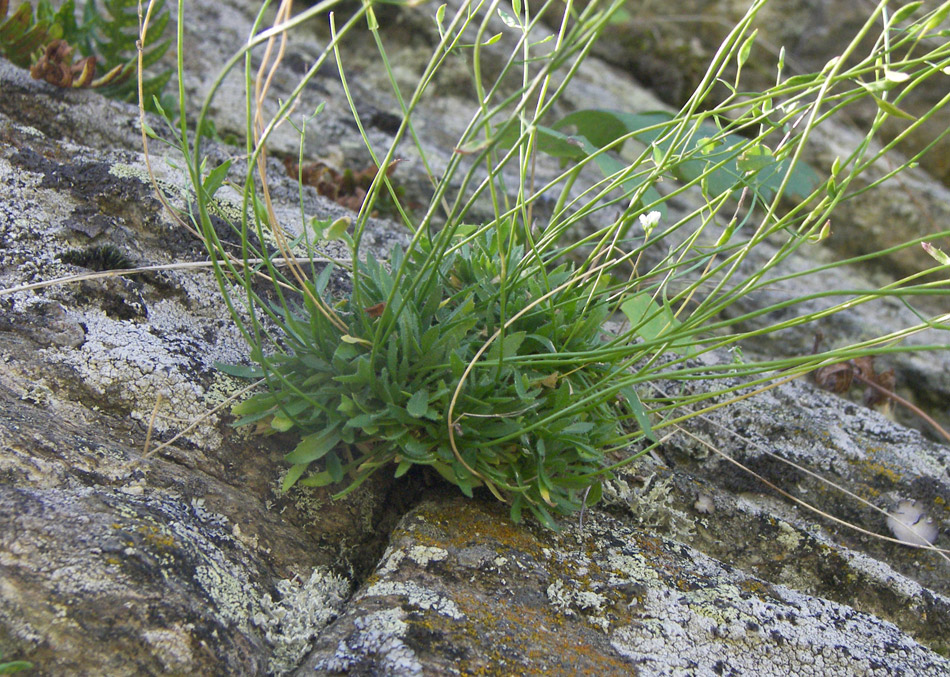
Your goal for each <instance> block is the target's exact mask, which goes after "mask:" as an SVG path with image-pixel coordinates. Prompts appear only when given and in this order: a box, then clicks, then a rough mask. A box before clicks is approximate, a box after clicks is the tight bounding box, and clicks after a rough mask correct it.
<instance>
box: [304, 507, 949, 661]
mask: <svg viewBox="0 0 950 677" xmlns="http://www.w3.org/2000/svg"><path fill="white" fill-rule="evenodd" d="M563 526H564V530H563V531H562V532H560V533H552V532H549V531H542V530H535V529H530V528H529V529H525V528H515V527H513V526H512V525H510V524H509V523H508V522H507V518H506V517H505V516H504V515H503V511H501V510H499V509H497V508H496V507H494V506H490V505H485V504H479V503H472V502H470V501H464V502H463V501H461V500H446V501H443V502H430V503H426V504H424V505H422V506H420V507H419V508H418V509H417V510H416V511H414V512H413V513H411V514H410V515H408V516H407V517H406V518H405V519H404V520H403V522H402V524H401V525H400V528H399V529H397V531H396V532H395V533H394V535H393V541H392V546H391V550H390V552H389V555H388V557H386V558H385V560H384V562H383V563H382V564H381V566H380V568H379V569H378V570H377V572H376V573H375V574H374V576H373V577H372V578H371V579H370V581H369V582H368V583H367V585H366V588H365V589H364V590H363V591H361V592H359V593H358V594H357V595H356V596H355V597H354V599H353V601H352V602H351V604H350V606H349V607H348V609H347V610H346V612H345V613H344V614H343V616H341V618H340V619H338V620H337V621H336V622H335V623H334V624H333V625H332V626H330V627H329V628H328V629H327V631H326V633H325V634H324V636H322V637H321V638H319V639H318V640H317V642H316V643H315V651H314V653H313V654H312V655H311V657H310V658H309V659H308V662H307V664H306V666H305V667H304V668H302V669H301V671H300V672H299V673H298V674H301V675H302V674H306V671H307V670H310V669H313V668H314V667H316V668H317V669H318V670H321V669H322V670H327V671H328V672H330V673H331V674H333V673H335V671H345V670H359V671H364V672H372V671H374V670H381V671H384V672H385V671H386V667H385V666H386V665H388V663H387V661H389V660H390V658H389V657H387V656H386V651H384V650H383V648H382V647H384V646H386V647H390V648H392V650H393V651H395V653H396V655H398V656H402V657H407V656H413V657H415V659H416V660H418V662H419V663H420V664H421V665H425V666H426V667H427V669H432V670H435V671H438V670H442V669H445V670H449V669H452V670H459V671H461V672H462V673H477V672H479V671H480V670H485V669H489V670H496V671H497V670H502V671H504V672H506V673H510V674H627V673H632V672H637V674H645V675H673V674H683V673H694V674H712V673H715V672H717V671H720V672H721V671H724V672H726V673H729V672H735V673H737V674H780V673H781V674H788V673H789V671H792V672H794V671H795V670H796V669H797V668H796V666H799V665H801V666H805V667H804V669H805V670H808V671H810V672H809V673H808V674H816V675H818V674H824V675H842V676H844V675H851V674H854V673H853V666H855V665H858V666H862V669H866V670H867V671H868V674H874V672H873V671H874V670H879V671H882V672H881V674H893V673H894V671H900V670H909V671H911V672H914V674H922V675H938V674H941V673H942V671H945V670H947V669H950V661H948V660H946V659H944V658H942V657H940V656H939V655H937V654H935V653H933V652H931V651H929V650H928V649H926V648H924V647H922V646H921V645H919V644H917V643H916V642H914V641H913V640H912V639H910V638H909V637H908V636H907V635H904V634H903V633H902V632H901V631H900V630H899V629H898V628H897V627H895V626H893V625H891V624H888V623H882V622H881V621H880V620H878V619H875V618H874V617H872V616H869V615H866V614H863V613H860V612H858V611H855V610H854V609H853V608H850V607H847V606H844V605H840V604H836V603H834V602H830V601H828V600H823V599H820V598H815V597H810V596H808V595H805V594H802V593H799V592H796V591H794V590H790V589H788V588H784V587H782V586H776V585H772V584H769V583H767V582H765V581H762V580H760V579H756V578H754V577H751V576H749V575H747V574H745V573H742V572H740V571H737V570H735V569H732V568H730V567H728V566H725V565H723V564H721V563H719V562H717V561H716V560H714V559H712V558H710V557H707V556H705V555H703V554H702V553H700V552H698V551H695V550H692V549H691V548H689V547H687V546H684V545H681V544H679V543H676V542H674V541H670V540H666V539H663V538H657V537H654V536H651V535H649V534H648V533H644V532H643V531H640V530H638V529H634V528H631V527H629V526H626V525H624V524H622V523H620V522H617V521H616V520H613V519H611V518H608V517H605V516H604V515H602V514H600V513H597V512H596V511H594V512H592V513H591V514H590V515H589V518H588V521H587V523H586V524H585V528H584V532H583V533H581V532H580V531H579V530H578V528H577V527H576V526H575V525H572V524H564V525H563ZM419 548H424V549H425V552H437V553H439V559H438V564H437V565H435V566H434V565H433V564H432V563H431V561H430V560H429V559H427V558H421V560H416V559H413V558H411V557H409V556H407V554H408V553H410V552H413V551H414V550H415V551H417V552H418V551H419V550H418V549H419ZM473 548H477V549H481V550H486V551H491V552H493V553H494V555H495V557H494V559H495V560H499V561H503V562H504V564H503V565H502V566H498V567H497V568H495V567H485V566H480V567H478V568H477V569H475V572H476V573H474V574H473V569H472V567H471V564H470V559H471V558H470V557H469V556H468V555H467V554H466V553H469V552H470V551H471V550H472V549H473ZM396 552H403V553H407V554H406V555H403V556H401V557H400V556H395V553H396ZM442 552H444V553H446V556H444V557H442V556H441V553H442ZM482 561H486V562H487V561H491V560H488V559H487V558H482ZM512 562H517V563H519V564H520V566H511V565H509V563H512ZM436 590H437V591H438V593H437V595H433V594H431V592H432V591H436ZM443 599H444V600H446V601H451V602H452V603H453V604H454V606H455V607H456V608H457V609H458V611H459V614H452V613H445V609H446V607H445V606H444V603H443V602H441V600H443ZM383 618H385V619H388V621H389V623H388V624H387V626H386V627H387V630H386V632H382V630H381V626H380V623H381V619H383ZM368 630H370V631H368ZM563 646H569V647H571V649H570V652H569V654H570V660H571V663H570V665H569V666H568V665H567V664H566V663H563V662H560V661H564V660H567V658H566V655H565V653H564V652H563V651H559V650H558V649H557V648H555V647H563ZM449 647H451V649H449ZM449 657H451V658H449Z"/></svg>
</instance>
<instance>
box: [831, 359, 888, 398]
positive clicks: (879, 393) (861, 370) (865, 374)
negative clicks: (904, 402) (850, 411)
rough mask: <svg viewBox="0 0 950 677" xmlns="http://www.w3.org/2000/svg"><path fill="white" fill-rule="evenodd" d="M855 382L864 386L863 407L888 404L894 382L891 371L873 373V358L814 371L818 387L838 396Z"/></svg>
mask: <svg viewBox="0 0 950 677" xmlns="http://www.w3.org/2000/svg"><path fill="white" fill-rule="evenodd" d="M855 380H857V381H858V382H860V383H863V384H865V388H864V406H866V407H875V406H877V405H880V404H884V403H886V402H888V400H889V396H888V393H892V392H893V391H894V385H895V382H896V378H895V376H894V370H893V369H888V370H887V371H882V372H877V371H875V369H874V357H873V356H865V357H858V358H855V359H853V360H848V361H847V362H839V363H838V364H830V365H828V366H827V367H822V368H821V369H818V370H816V371H815V382H816V383H817V384H818V386H819V387H821V388H824V389H825V390H830V391H831V392H833V393H837V394H839V395H840V394H842V393H846V392H848V391H849V390H850V389H851V387H852V386H853V385H854V381H855ZM875 386H877V387H875Z"/></svg>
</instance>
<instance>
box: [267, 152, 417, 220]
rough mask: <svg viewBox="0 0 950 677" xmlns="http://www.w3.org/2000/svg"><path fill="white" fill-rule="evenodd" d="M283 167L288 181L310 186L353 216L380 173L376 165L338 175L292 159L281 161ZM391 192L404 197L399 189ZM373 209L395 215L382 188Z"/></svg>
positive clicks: (319, 165) (318, 165)
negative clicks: (289, 178) (352, 212)
mask: <svg viewBox="0 0 950 677" xmlns="http://www.w3.org/2000/svg"><path fill="white" fill-rule="evenodd" d="M398 164H399V161H398V160H397V161H395V162H392V163H390V165H389V168H388V169H387V170H386V176H387V177H391V176H392V173H393V170H394V169H395V168H396V167H397V165H398ZM284 167H286V169H287V175H288V176H290V177H291V178H294V179H297V180H299V181H300V182H301V183H302V184H304V185H305V186H313V187H314V188H315V189H316V191H317V193H319V194H320V195H322V196H323V197H326V198H329V199H331V200H333V201H334V202H336V203H337V204H339V205H342V206H343V207H346V208H347V209H350V210H352V211H354V212H358V211H359V210H360V208H361V207H362V206H363V201H364V200H365V199H366V193H367V192H368V191H369V189H370V186H372V185H373V181H374V180H375V179H376V175H377V173H379V167H377V166H376V165H370V166H369V167H367V168H365V169H361V170H358V171H354V170H353V169H349V168H347V169H344V170H343V171H338V170H336V169H334V168H333V167H330V166H329V165H327V164H325V163H323V162H311V163H307V164H304V165H300V164H298V163H297V161H296V160H294V158H292V157H287V158H285V159H284ZM394 189H395V192H396V197H397V198H399V199H400V200H401V199H402V197H403V196H404V194H405V189H404V188H402V187H399V186H394ZM375 206H376V207H377V210H376V211H378V212H383V213H387V214H393V213H396V211H397V210H396V204H395V202H394V201H393V199H392V196H391V195H390V194H389V191H388V190H386V189H385V188H383V189H382V190H381V192H380V194H379V198H378V199H377V201H376V205H375ZM375 213H376V212H374V214H375Z"/></svg>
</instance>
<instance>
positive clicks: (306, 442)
mask: <svg viewBox="0 0 950 677" xmlns="http://www.w3.org/2000/svg"><path fill="white" fill-rule="evenodd" d="M339 441H340V431H339V430H337V429H336V428H334V429H333V430H326V431H322V432H318V433H311V434H309V435H307V436H306V437H304V438H303V439H302V440H300V444H298V445H297V447H296V448H295V449H294V450H293V451H292V452H290V453H289V454H287V456H285V458H286V460H287V462H288V463H295V464H296V463H312V462H313V461H316V460H318V459H320V458H323V457H324V456H325V455H326V454H327V452H329V451H330V450H331V449H333V447H335V446H336V445H337V443H338V442H339Z"/></svg>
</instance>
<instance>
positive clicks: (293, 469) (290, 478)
mask: <svg viewBox="0 0 950 677" xmlns="http://www.w3.org/2000/svg"><path fill="white" fill-rule="evenodd" d="M308 465H309V464H308V463H297V464H295V465H292V466H290V470H288V471H287V474H286V475H284V481H283V483H282V484H281V487H280V490H281V492H282V493H285V494H286V493H287V492H288V491H290V488H291V487H292V486H294V485H295V484H296V483H297V480H299V479H300V476H301V475H303V474H304V472H305V471H306V470H307V466H308Z"/></svg>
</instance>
